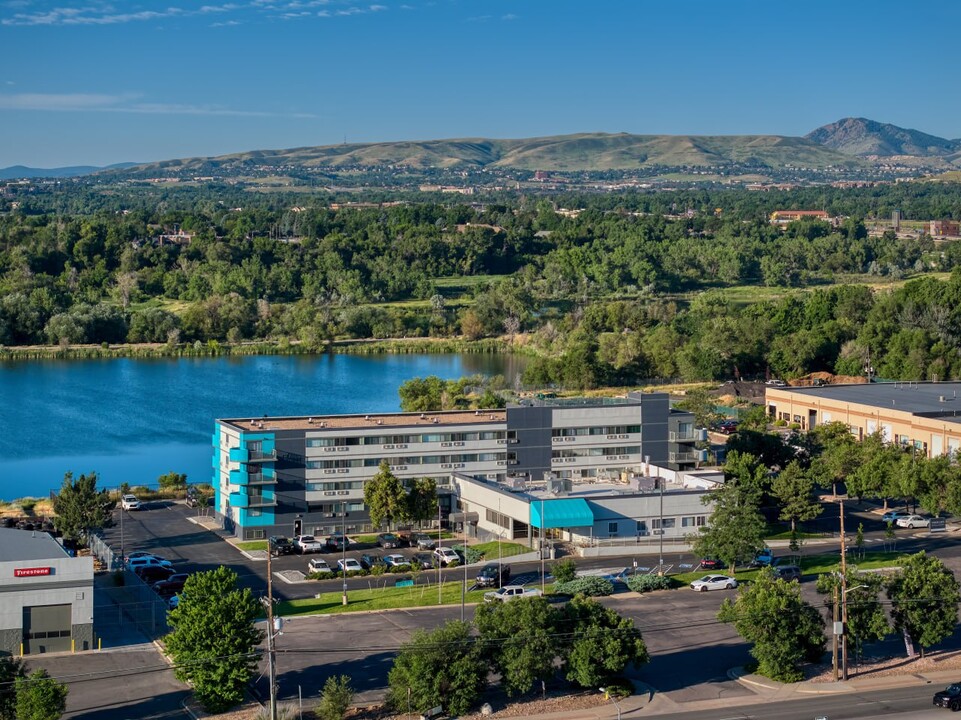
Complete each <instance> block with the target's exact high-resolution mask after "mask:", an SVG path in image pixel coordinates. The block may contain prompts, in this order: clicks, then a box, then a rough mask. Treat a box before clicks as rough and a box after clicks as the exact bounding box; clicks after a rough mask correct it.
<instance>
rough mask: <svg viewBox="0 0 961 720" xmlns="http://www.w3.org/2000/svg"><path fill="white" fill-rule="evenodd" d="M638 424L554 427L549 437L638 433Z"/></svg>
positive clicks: (639, 428) (639, 429) (639, 427)
mask: <svg viewBox="0 0 961 720" xmlns="http://www.w3.org/2000/svg"><path fill="white" fill-rule="evenodd" d="M640 431H641V426H640V425H611V426H608V427H604V426H600V427H571V428H554V429H553V430H551V437H578V436H583V435H624V434H626V433H639V432H640Z"/></svg>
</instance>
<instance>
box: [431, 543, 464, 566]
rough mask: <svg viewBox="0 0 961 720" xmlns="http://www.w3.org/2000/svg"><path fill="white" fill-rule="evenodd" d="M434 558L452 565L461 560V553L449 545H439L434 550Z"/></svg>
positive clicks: (443, 563)
mask: <svg viewBox="0 0 961 720" xmlns="http://www.w3.org/2000/svg"><path fill="white" fill-rule="evenodd" d="M434 559H436V560H437V562H439V563H440V564H441V566H444V565H450V564H451V563H455V562H460V555H458V554H457V553H456V552H454V551H453V550H452V549H451V548H449V547H439V548H437V549H436V550H434Z"/></svg>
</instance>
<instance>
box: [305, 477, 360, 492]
mask: <svg viewBox="0 0 961 720" xmlns="http://www.w3.org/2000/svg"><path fill="white" fill-rule="evenodd" d="M304 489H305V490H307V491H324V492H331V491H334V490H363V489H364V481H363V480H352V481H349V482H309V483H307V484H306V485H305V486H304Z"/></svg>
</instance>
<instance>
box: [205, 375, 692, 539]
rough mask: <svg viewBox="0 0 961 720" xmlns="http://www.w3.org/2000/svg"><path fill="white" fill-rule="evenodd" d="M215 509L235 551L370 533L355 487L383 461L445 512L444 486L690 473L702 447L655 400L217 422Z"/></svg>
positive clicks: (452, 504) (682, 420)
mask: <svg viewBox="0 0 961 720" xmlns="http://www.w3.org/2000/svg"><path fill="white" fill-rule="evenodd" d="M215 426H216V427H215V433H214V435H213V447H214V452H213V467H214V471H213V485H214V488H215V493H216V495H215V508H216V512H217V514H218V516H219V517H220V518H221V519H222V521H223V523H224V527H225V528H227V529H228V530H230V531H231V532H234V533H235V534H236V535H238V536H239V537H242V538H244V539H255V538H261V537H265V536H268V535H271V534H285V535H289V534H299V533H300V532H303V533H313V534H315V535H326V534H329V533H334V532H337V531H341V530H345V531H346V532H348V533H356V532H363V531H367V530H370V529H371V526H370V521H369V515H368V513H367V512H366V509H365V507H364V503H363V497H364V483H365V482H366V481H367V480H369V479H370V478H371V477H373V476H374V475H375V474H376V473H377V469H378V466H379V465H380V463H381V461H384V460H386V461H387V462H388V463H389V465H390V468H391V471H392V472H393V473H394V474H395V475H396V476H397V477H399V478H401V479H402V480H403V479H414V478H421V477H430V478H433V479H434V480H435V481H436V482H437V485H438V488H439V492H440V494H441V503H442V508H443V510H444V511H446V512H450V511H451V510H453V509H456V498H453V497H452V495H453V494H454V493H455V492H456V490H457V487H456V486H455V484H454V483H453V482H452V479H451V478H452V476H453V475H454V474H455V473H457V474H459V475H461V476H465V477H469V478H474V479H477V480H484V481H495V482H497V481H506V480H507V479H508V478H517V477H526V478H529V479H536V480H542V479H543V478H544V477H545V476H546V475H547V474H550V476H551V477H555V478H557V479H560V480H571V481H590V480H591V479H598V478H601V479H603V478H608V477H617V478H620V477H621V476H622V474H624V473H630V472H632V471H633V472H636V471H637V469H638V468H640V466H641V465H642V464H643V463H644V462H645V458H646V459H647V461H648V462H649V463H650V464H651V465H653V466H657V467H660V468H664V469H665V470H666V471H668V472H676V471H683V470H689V469H693V468H694V467H695V464H696V462H697V459H698V455H697V452H696V450H695V446H694V444H695V442H696V441H697V440H698V439H699V438H700V437H701V435H700V434H699V431H697V430H696V429H695V427H694V418H693V415H691V414H690V413H685V412H680V411H677V410H674V409H672V408H671V407H670V403H669V398H668V396H667V395H666V394H663V393H630V394H629V395H628V396H627V397H625V398H614V399H595V400H580V399H579V400H556V399H544V400H529V401H525V402H524V403H523V404H518V405H511V406H509V407H508V408H506V409H501V410H479V411H453V412H431V413H384V414H376V415H333V416H325V417H320V416H316V417H266V416H265V417H262V418H242V419H230V420H226V419H225V420H217V421H216V423H215Z"/></svg>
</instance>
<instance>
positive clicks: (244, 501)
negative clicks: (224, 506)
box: [230, 493, 277, 508]
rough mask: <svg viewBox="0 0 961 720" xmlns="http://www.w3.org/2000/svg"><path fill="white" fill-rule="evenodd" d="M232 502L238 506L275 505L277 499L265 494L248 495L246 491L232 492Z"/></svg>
mask: <svg viewBox="0 0 961 720" xmlns="http://www.w3.org/2000/svg"><path fill="white" fill-rule="evenodd" d="M230 504H231V505H232V506H233V507H236V508H262V507H275V506H276V505H277V501H276V500H275V499H274V498H272V497H264V496H263V495H246V494H244V493H230Z"/></svg>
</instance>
